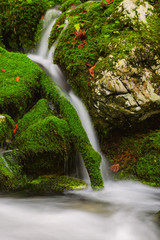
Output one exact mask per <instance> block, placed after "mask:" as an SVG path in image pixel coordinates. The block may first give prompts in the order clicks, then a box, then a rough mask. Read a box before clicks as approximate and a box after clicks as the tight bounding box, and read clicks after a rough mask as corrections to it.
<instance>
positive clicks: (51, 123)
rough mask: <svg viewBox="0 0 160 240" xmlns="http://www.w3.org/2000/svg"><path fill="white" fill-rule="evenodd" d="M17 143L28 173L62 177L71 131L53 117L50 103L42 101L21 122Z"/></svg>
mask: <svg viewBox="0 0 160 240" xmlns="http://www.w3.org/2000/svg"><path fill="white" fill-rule="evenodd" d="M15 144H16V146H17V147H18V158H19V161H20V162H21V164H22V165H23V169H24V171H25V172H26V173H27V174H29V175H32V176H39V175H41V174H49V173H52V174H53V173H61V174H63V173H64V165H65V162H66V161H67V159H68V158H69V154H70V155H71V145H72V141H71V137H70V128H69V126H68V123H67V122H66V121H65V120H63V119H60V118H57V117H56V116H54V115H53V112H52V111H51V109H50V108H49V106H48V103H47V101H46V100H45V99H41V100H39V101H38V102H37V104H36V105H35V106H34V107H33V108H32V109H31V111H30V112H28V113H27V114H25V115H24V117H23V118H22V119H20V120H19V121H18V131H17V133H16V134H15Z"/></svg>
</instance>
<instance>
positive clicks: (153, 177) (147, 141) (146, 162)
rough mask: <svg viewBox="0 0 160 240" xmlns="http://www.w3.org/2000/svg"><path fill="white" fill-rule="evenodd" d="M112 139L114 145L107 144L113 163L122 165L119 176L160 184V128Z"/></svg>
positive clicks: (154, 184)
mask: <svg viewBox="0 0 160 240" xmlns="http://www.w3.org/2000/svg"><path fill="white" fill-rule="evenodd" d="M112 141H114V143H112V146H111V144H110V146H109V145H108V146H107V148H108V151H107V154H108V156H109V157H110V160H111V163H112V164H119V166H120V170H119V172H118V173H116V175H117V177H118V178H121V179H124V178H128V177H131V178H133V179H138V180H140V181H142V182H144V183H147V184H150V185H153V186H160V171H159V169H160V156H159V153H160V130H152V131H151V132H149V133H139V134H133V135H130V136H126V137H122V136H121V137H119V138H116V139H112ZM115 149H116V150H115Z"/></svg>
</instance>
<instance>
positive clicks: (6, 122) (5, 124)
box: [0, 115, 14, 147]
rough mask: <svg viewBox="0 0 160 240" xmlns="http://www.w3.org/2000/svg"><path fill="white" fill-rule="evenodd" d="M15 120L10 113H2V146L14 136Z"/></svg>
mask: <svg viewBox="0 0 160 240" xmlns="http://www.w3.org/2000/svg"><path fill="white" fill-rule="evenodd" d="M13 128H14V121H13V120H12V118H11V117H10V116H8V115H0V147H3V145H4V143H5V141H6V140H7V139H10V138H11V137H12V133H13Z"/></svg>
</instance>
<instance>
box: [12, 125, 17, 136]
mask: <svg viewBox="0 0 160 240" xmlns="http://www.w3.org/2000/svg"><path fill="white" fill-rule="evenodd" d="M17 130H18V125H17V124H16V125H15V128H14V129H13V133H14V134H15V133H16V132H17Z"/></svg>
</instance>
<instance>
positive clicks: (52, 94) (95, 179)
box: [41, 74, 103, 188]
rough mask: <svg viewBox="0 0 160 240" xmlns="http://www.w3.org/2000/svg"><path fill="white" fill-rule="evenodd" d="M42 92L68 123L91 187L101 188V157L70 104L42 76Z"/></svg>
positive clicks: (46, 78) (47, 79)
mask: <svg viewBox="0 0 160 240" xmlns="http://www.w3.org/2000/svg"><path fill="white" fill-rule="evenodd" d="M41 85H42V91H43V93H44V94H45V96H46V97H47V99H49V100H50V101H52V102H53V104H54V105H55V106H56V107H58V109H59V112H60V113H61V115H62V116H63V118H64V119H65V120H66V121H67V122H68V124H69V126H70V129H71V136H72V139H73V141H74V143H75V145H76V147H77V149H78V150H79V151H80V153H81V154H82V157H83V159H84V163H85V166H86V168H87V171H88V173H89V176H90V179H91V185H92V187H93V188H101V187H102V186H103V179H102V177H101V173H100V161H101V157H100V155H99V154H98V153H96V152H95V150H94V149H93V148H92V146H91V144H90V142H89V140H88V137H87V135H86V133H85V131H84V129H83V127H82V125H81V122H80V120H79V117H78V115H77V113H76V110H75V109H74V108H73V106H72V105H71V103H70V102H69V101H68V100H67V99H66V98H65V97H64V96H63V95H61V94H60V92H59V91H57V89H56V88H55V86H54V85H53V83H51V81H50V80H49V78H48V77H46V75H45V74H44V76H43V77H42V79H41Z"/></svg>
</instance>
